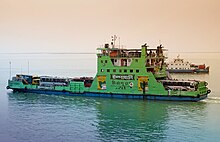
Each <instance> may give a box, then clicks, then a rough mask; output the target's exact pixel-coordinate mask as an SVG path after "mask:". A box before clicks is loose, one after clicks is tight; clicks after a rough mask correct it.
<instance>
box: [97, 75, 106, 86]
mask: <svg viewBox="0 0 220 142" xmlns="http://www.w3.org/2000/svg"><path fill="white" fill-rule="evenodd" d="M97 81H98V83H97V84H98V90H106V76H104V75H101V76H97Z"/></svg>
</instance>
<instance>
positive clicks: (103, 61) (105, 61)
mask: <svg viewBox="0 0 220 142" xmlns="http://www.w3.org/2000/svg"><path fill="white" fill-rule="evenodd" d="M107 62H108V61H107V60H101V63H107ZM114 62H117V59H115V60H114ZM128 62H131V59H128ZM135 62H138V59H135Z"/></svg>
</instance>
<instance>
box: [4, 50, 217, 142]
mask: <svg viewBox="0 0 220 142" xmlns="http://www.w3.org/2000/svg"><path fill="white" fill-rule="evenodd" d="M219 55H220V54H218V53H206V54H204V53H193V54H189V53H187V54H186V53H185V54H181V56H182V57H184V58H187V59H189V60H190V61H193V62H196V63H201V62H203V63H206V64H208V65H210V66H211V69H210V73H209V74H193V75H187V74H178V75H174V74H172V76H173V77H174V78H185V79H188V78H193V79H199V80H207V81H208V82H209V88H211V90H212V93H211V94H210V96H209V98H208V99H206V100H204V101H201V102H167V101H143V100H127V99H107V98H89V97H88V98H87V97H68V96H54V95H43V94H41V95H39V94H23V93H12V92H11V91H10V90H6V89H5V87H6V85H7V79H8V78H9V76H10V71H9V61H11V62H12V74H13V75H14V74H16V73H27V72H28V61H29V73H31V74H39V75H54V76H62V77H67V76H68V77H72V76H84V75H88V76H94V75H95V73H96V55H92V54H91V55H83V54H80V55H75V54H71V55H66V54H65V55H63V54H58V55H57V54H55V55H54V54H2V55H1V56H0V65H1V66H0V78H1V80H0V92H1V94H0V141H1V142H24V141H28V142H45V141H47V142H60V141H155V142H158V141H161V142H170V141H188V142H198V141H200V142H206V141H212V142H215V141H216V142H217V141H220V135H219V134H220V87H219V80H220V75H219V73H218V72H219V69H220V67H219V65H218V61H219V58H220V56H219ZM169 56H170V57H171V58H172V57H174V56H176V55H175V54H170V55H169Z"/></svg>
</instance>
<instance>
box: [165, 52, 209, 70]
mask: <svg viewBox="0 0 220 142" xmlns="http://www.w3.org/2000/svg"><path fill="white" fill-rule="evenodd" d="M166 70H167V71H168V72H170V73H200V72H202V73H209V66H208V67H206V65H205V64H202V65H195V64H192V63H190V62H189V61H184V59H181V58H179V55H178V56H177V58H175V59H173V61H171V62H168V63H167V68H166Z"/></svg>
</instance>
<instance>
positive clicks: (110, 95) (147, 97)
mask: <svg viewBox="0 0 220 142" xmlns="http://www.w3.org/2000/svg"><path fill="white" fill-rule="evenodd" d="M13 91H14V92H23V93H37V94H47V95H64V96H82V97H103V98H120V99H142V100H165V101H193V102H197V101H200V100H203V99H205V98H207V94H203V95H200V96H197V97H190V96H168V95H167V96H164V95H152V94H145V95H140V94H116V93H114V94H113V93H97V92H95V93H93V92H84V93H72V92H68V91H55V90H40V89H13Z"/></svg>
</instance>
